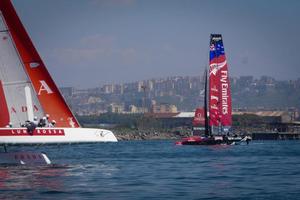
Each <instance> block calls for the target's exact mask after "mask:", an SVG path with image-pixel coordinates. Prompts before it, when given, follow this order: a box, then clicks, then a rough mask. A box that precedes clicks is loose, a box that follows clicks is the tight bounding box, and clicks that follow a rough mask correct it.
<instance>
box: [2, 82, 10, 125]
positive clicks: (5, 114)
mask: <svg viewBox="0 0 300 200" xmlns="http://www.w3.org/2000/svg"><path fill="white" fill-rule="evenodd" d="M0 110H1V114H0V127H5V126H6V125H8V123H9V112H8V107H7V103H6V98H5V94H4V90H3V85H2V81H1V80H0Z"/></svg>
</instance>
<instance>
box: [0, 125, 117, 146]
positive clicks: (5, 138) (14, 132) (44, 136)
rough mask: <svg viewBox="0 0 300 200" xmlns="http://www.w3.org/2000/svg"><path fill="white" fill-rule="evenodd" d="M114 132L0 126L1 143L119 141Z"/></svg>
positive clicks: (89, 129)
mask: <svg viewBox="0 0 300 200" xmlns="http://www.w3.org/2000/svg"><path fill="white" fill-rule="evenodd" d="M117 141H118V140H117V138H116V137H115V136H114V134H113V133H112V132H111V131H109V130H105V129H93V128H36V129H35V130H34V132H33V133H28V131H27V129H26V128H0V145H36V144H72V143H96V142H117Z"/></svg>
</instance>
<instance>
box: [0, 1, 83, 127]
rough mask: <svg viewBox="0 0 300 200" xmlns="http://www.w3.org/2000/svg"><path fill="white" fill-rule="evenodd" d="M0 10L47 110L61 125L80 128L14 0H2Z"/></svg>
mask: <svg viewBox="0 0 300 200" xmlns="http://www.w3.org/2000/svg"><path fill="white" fill-rule="evenodd" d="M0 10H1V12H2V14H3V16H4V18H5V21H6V23H7V26H8V29H9V31H10V33H11V35H12V38H13V41H14V43H15V45H16V48H17V49H18V52H19V54H20V56H21V59H22V61H23V63H24V65H25V70H26V72H27V74H28V75H29V77H30V80H31V82H32V84H33V86H34V89H35V91H36V93H37V94H38V99H39V101H40V103H41V105H42V107H43V109H44V111H45V113H47V114H49V115H50V118H51V119H55V120H56V122H57V126H58V127H71V125H73V126H74V127H79V123H78V122H77V120H76V118H75V116H74V115H73V114H72V112H71V110H70V109H69V107H68V105H67V104H66V102H65V101H64V99H63V97H62V95H61V94H60V92H59V90H58V88H57V86H56V85H55V83H54V81H53V80H52V78H51V76H50V74H49V72H48V71H47V69H46V67H45V65H44V63H43V61H42V60H41V58H40V56H39V54H38V52H37V51H36V49H35V47H34V45H33V43H32V42H31V39H30V37H29V36H28V34H27V32H26V30H25V28H24V26H23V25H22V23H21V21H20V19H19V17H18V16H17V13H16V11H15V9H14V7H13V5H12V3H11V2H10V0H1V1H0ZM36 65H38V66H36Z"/></svg>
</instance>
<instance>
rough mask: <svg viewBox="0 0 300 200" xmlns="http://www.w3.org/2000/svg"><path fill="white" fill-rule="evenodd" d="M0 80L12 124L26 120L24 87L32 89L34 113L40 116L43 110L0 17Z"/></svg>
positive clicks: (16, 124)
mask: <svg viewBox="0 0 300 200" xmlns="http://www.w3.org/2000/svg"><path fill="white" fill-rule="evenodd" d="M0 28H1V32H0V80H1V81H2V84H3V89H4V94H5V98H6V101H7V106H8V110H9V114H10V121H11V122H12V123H13V126H19V124H20V123H24V122H25V121H26V120H27V111H26V110H27V106H26V96H25V87H26V86H28V87H29V88H30V90H31V91H32V102H33V105H32V106H33V108H34V111H35V112H34V115H35V116H37V117H42V116H43V115H44V112H43V110H42V107H41V105H40V103H39V101H38V98H37V96H36V93H35V92H34V89H33V87H32V84H31V82H30V81H29V78H28V76H27V74H26V73H25V71H24V68H23V64H22V62H21V60H20V57H19V55H18V53H17V51H16V48H15V46H14V44H13V42H12V39H11V36H10V34H9V32H8V31H7V28H6V25H5V22H4V20H3V17H2V15H1V17H0Z"/></svg>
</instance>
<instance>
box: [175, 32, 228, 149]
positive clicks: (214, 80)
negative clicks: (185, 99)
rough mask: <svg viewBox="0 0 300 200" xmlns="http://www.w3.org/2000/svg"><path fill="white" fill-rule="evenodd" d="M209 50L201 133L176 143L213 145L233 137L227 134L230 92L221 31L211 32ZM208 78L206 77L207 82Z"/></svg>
mask: <svg viewBox="0 0 300 200" xmlns="http://www.w3.org/2000/svg"><path fill="white" fill-rule="evenodd" d="M209 54H210V55H209V73H207V70H205V95H204V125H205V129H204V130H205V133H204V136H200V135H198V136H197V135H196V136H195V135H194V136H192V137H188V138H183V139H182V141H179V142H177V143H176V144H181V145H185V144H188V145H214V144H222V143H226V144H230V143H232V140H228V137H227V134H228V133H229V130H230V128H231V125H232V116H231V94H230V84H229V75H228V67H227V60H226V56H225V50H224V46H223V40H222V35H221V34H211V36H210V53H209ZM207 78H209V84H208V80H207ZM198 113H199V110H198ZM196 114H197V110H196ZM194 121H195V120H194Z"/></svg>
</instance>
